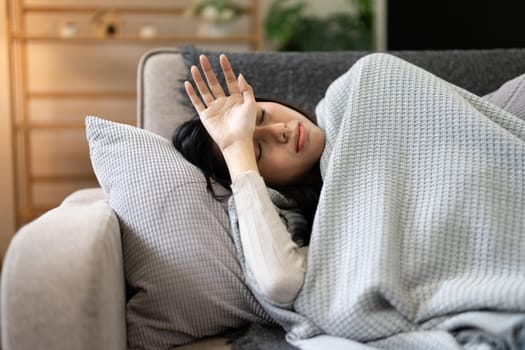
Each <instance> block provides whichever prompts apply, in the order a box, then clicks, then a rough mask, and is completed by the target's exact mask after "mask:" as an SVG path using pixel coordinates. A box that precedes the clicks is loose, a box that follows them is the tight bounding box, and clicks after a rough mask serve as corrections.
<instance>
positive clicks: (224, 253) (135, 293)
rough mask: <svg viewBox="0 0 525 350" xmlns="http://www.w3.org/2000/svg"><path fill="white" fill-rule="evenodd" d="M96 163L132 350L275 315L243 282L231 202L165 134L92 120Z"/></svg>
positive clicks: (167, 345)
mask: <svg viewBox="0 0 525 350" xmlns="http://www.w3.org/2000/svg"><path fill="white" fill-rule="evenodd" d="M86 132H87V138H88V141H89V147H90V155H91V161H92V164H93V169H94V171H95V174H96V176H97V179H98V181H99V183H100V185H101V186H102V188H103V189H104V191H105V192H106V194H107V196H108V200H109V204H110V206H111V207H112V208H113V210H114V211H115V213H116V214H117V217H118V219H119V223H120V227H121V232H122V250H123V258H124V270H125V271H124V272H125V278H126V284H127V286H126V288H127V294H128V295H127V307H126V311H127V314H126V320H127V332H128V347H129V348H130V349H138V348H141V349H143V348H147V349H168V348H172V347H174V346H176V345H180V344H184V343H188V342H191V341H193V340H195V339H196V338H199V337H204V336H210V335H216V334H218V333H220V332H223V331H225V330H228V329H229V328H237V327H240V326H243V325H246V324H247V323H249V322H265V321H267V320H268V319H269V318H268V316H267V315H266V313H265V312H264V311H263V309H262V308H261V307H260V305H259V304H258V303H257V301H256V300H255V298H254V297H253V295H252V294H251V292H250V291H249V289H248V287H247V285H246V284H245V282H244V276H243V273H242V270H241V266H240V265H239V262H238V260H237V257H236V255H235V247H234V244H233V240H232V237H231V236H230V233H229V221H228V215H227V211H226V207H225V204H223V203H220V202H218V201H216V200H214V199H213V198H212V197H211V196H210V195H209V193H208V192H207V190H206V181H205V179H204V177H203V176H202V174H201V173H200V172H199V171H198V169H197V168H195V167H194V166H193V165H191V164H189V163H188V162H186V160H184V158H183V157H182V156H181V155H180V154H179V153H178V152H177V151H176V150H175V148H174V147H173V146H172V145H171V143H170V142H169V141H168V140H167V139H164V138H162V137H160V136H157V135H155V134H153V133H150V132H148V131H145V130H142V129H138V128H135V127H132V126H129V125H123V124H118V123H114V122H110V121H106V120H103V119H99V118H96V117H87V118H86Z"/></svg>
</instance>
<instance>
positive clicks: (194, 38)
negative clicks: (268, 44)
mask: <svg viewBox="0 0 525 350" xmlns="http://www.w3.org/2000/svg"><path fill="white" fill-rule="evenodd" d="M12 38H13V39H15V40H21V41H48V42H49V41H55V42H61V43H72V44H75V43H76V44H83V43H90V44H107V43H115V42H118V43H141V44H148V43H159V44H162V43H184V42H191V43H196V44H199V43H200V44H203V43H204V44H213V43H252V44H253V43H257V42H258V39H257V38H256V37H255V36H253V35H235V36H233V35H232V36H217V37H204V36H199V35H187V36H186V35H180V36H163V37H162V36H159V37H154V38H150V39H145V38H141V37H139V36H116V37H105V38H97V37H90V36H85V37H80V36H77V37H73V38H62V37H58V36H27V35H26V36H23V35H13V36H12Z"/></svg>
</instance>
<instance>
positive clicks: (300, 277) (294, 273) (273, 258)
mask: <svg viewBox="0 0 525 350" xmlns="http://www.w3.org/2000/svg"><path fill="white" fill-rule="evenodd" d="M231 187H232V191H233V196H234V200H235V207H236V210H237V217H238V220H239V232H240V236H241V243H242V249H243V252H244V257H245V260H246V263H247V264H248V266H249V267H250V269H251V271H252V273H253V276H254V278H255V280H256V281H257V284H258V286H259V288H260V291H261V292H262V294H263V295H264V297H265V298H267V299H269V300H272V301H274V302H276V303H282V304H287V303H290V302H292V301H293V300H294V299H295V297H296V296H297V294H298V293H299V290H300V289H301V287H302V285H303V282H304V274H305V271H306V255H307V247H303V248H299V247H298V246H297V244H296V243H295V242H294V241H293V240H292V238H291V235H290V233H289V232H288V231H287V229H286V227H285V225H284V223H283V222H282V221H281V219H280V218H279V214H278V213H277V210H276V209H275V207H274V205H273V203H272V201H271V199H270V196H269V195H268V191H267V189H266V185H265V183H264V180H263V179H262V177H261V176H260V175H259V174H258V173H257V172H255V171H253V170H250V171H246V172H243V173H240V174H238V175H237V176H236V177H235V178H234V179H233V183H232V186H231Z"/></svg>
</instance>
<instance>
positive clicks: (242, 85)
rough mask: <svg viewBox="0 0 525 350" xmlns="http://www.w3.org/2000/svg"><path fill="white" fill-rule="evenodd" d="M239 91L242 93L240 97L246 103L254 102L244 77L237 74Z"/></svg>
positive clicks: (251, 91)
mask: <svg viewBox="0 0 525 350" xmlns="http://www.w3.org/2000/svg"><path fill="white" fill-rule="evenodd" d="M239 89H240V90H241V92H242V96H243V97H244V99H245V100H246V101H248V102H255V96H254V95H253V89H252V87H251V86H250V85H249V84H248V82H247V81H246V79H245V78H244V75H242V74H239Z"/></svg>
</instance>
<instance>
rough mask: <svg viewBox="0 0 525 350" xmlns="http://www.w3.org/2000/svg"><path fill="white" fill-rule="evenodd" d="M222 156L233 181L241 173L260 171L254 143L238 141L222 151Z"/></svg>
mask: <svg viewBox="0 0 525 350" xmlns="http://www.w3.org/2000/svg"><path fill="white" fill-rule="evenodd" d="M222 155H223V156H224V160H225V161H226V165H227V166H228V171H229V172H230V177H231V179H232V181H233V179H234V178H235V176H236V175H237V174H239V173H242V172H245V171H248V170H255V171H257V172H258V171H259V169H258V167H257V161H256V160H255V151H254V148H253V141H252V140H249V141H237V142H235V143H233V144H231V145H230V146H228V147H226V148H224V149H223V150H222Z"/></svg>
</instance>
